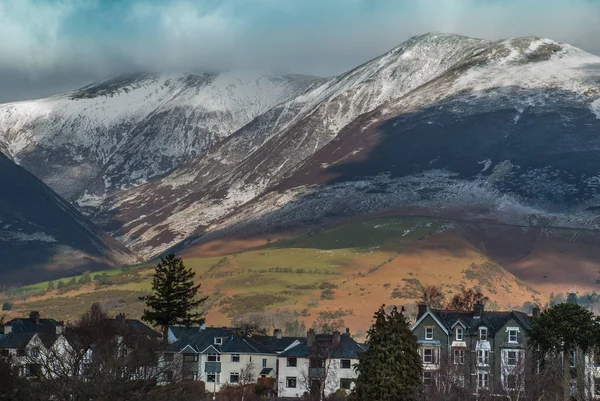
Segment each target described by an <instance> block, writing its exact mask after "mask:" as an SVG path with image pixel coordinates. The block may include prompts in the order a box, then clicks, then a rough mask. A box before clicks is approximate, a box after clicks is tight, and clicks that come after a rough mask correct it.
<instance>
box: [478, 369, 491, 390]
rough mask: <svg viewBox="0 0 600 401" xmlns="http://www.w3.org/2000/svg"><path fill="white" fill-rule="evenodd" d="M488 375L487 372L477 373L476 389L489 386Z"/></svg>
mask: <svg viewBox="0 0 600 401" xmlns="http://www.w3.org/2000/svg"><path fill="white" fill-rule="evenodd" d="M489 378H490V376H489V374H488V373H487V372H478V373H477V387H479V388H488V385H489V382H490V381H489Z"/></svg>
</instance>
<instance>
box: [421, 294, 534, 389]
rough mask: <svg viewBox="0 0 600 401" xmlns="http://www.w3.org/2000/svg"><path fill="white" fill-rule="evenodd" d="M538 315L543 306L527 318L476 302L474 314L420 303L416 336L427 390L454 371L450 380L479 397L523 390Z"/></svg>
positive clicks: (520, 314) (515, 312) (524, 315)
mask: <svg viewBox="0 0 600 401" xmlns="http://www.w3.org/2000/svg"><path fill="white" fill-rule="evenodd" d="M538 314H539V309H537V308H535V309H534V311H533V315H527V314H526V313H523V312H518V311H508V312H488V311H485V310H484V305H483V304H476V305H475V306H474V308H473V311H470V312H457V311H451V310H432V309H428V308H427V306H425V305H419V311H418V315H417V321H416V322H415V324H414V325H413V326H412V332H413V334H414V335H415V336H416V337H417V342H418V345H419V354H420V355H421V358H422V362H423V382H424V384H425V386H432V385H437V384H438V383H439V381H440V380H442V375H447V374H448V373H450V375H451V377H450V380H452V381H453V382H454V383H457V384H460V385H461V386H463V387H465V388H468V389H471V390H472V392H473V393H479V392H491V393H501V392H505V391H510V390H515V389H518V388H520V386H523V385H524V382H525V380H524V379H525V378H524V374H525V372H523V366H524V362H525V358H526V353H527V351H528V348H527V345H526V338H525V333H526V331H527V330H529V329H530V328H531V323H532V319H534V318H535V317H536V316H537V315H538ZM444 379H445V380H448V377H445V378H444Z"/></svg>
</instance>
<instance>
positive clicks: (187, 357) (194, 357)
mask: <svg viewBox="0 0 600 401" xmlns="http://www.w3.org/2000/svg"><path fill="white" fill-rule="evenodd" d="M183 361H184V362H198V354H183Z"/></svg>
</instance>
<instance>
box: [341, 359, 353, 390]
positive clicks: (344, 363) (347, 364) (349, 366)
mask: <svg viewBox="0 0 600 401" xmlns="http://www.w3.org/2000/svg"><path fill="white" fill-rule="evenodd" d="M340 367H341V368H342V369H352V364H351V363H350V359H342V360H341V361H340ZM342 388H343V387H342Z"/></svg>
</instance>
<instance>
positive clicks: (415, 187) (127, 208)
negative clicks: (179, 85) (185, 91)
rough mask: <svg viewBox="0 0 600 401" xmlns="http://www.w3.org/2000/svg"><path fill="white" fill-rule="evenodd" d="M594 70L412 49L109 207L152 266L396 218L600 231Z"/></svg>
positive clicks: (577, 64) (457, 42)
mask: <svg viewBox="0 0 600 401" xmlns="http://www.w3.org/2000/svg"><path fill="white" fill-rule="evenodd" d="M599 66H600V58H598V57H596V56H592V55H590V54H587V53H585V52H583V51H581V50H579V49H576V48H573V47H571V46H568V45H564V44H559V43H556V42H553V41H550V40H547V39H541V38H534V37H529V38H519V39H511V40H506V41H500V42H490V41H484V40H476V39H470V38H465V37H461V36H457V35H445V34H428V35H424V36H420V37H416V38H413V39H411V40H410V41H408V42H406V43H404V44H403V45H401V46H400V47H398V48H396V49H394V50H392V51H390V52H389V53H387V54H385V55H383V56H381V57H379V58H377V59H375V60H372V61H370V62H368V63H366V64H365V65H363V66H361V67H358V68H357V69H355V70H352V71H350V72H348V73H346V74H343V75H341V76H340V77H336V78H333V79H331V80H329V81H326V82H324V83H319V84H315V85H313V87H312V88H310V89H308V90H307V91H305V92H304V93H303V94H301V95H299V96H298V97H296V98H295V99H292V100H290V101H288V102H284V103H282V104H280V105H278V106H276V107H275V108H273V109H272V110H270V111H268V112H266V113H265V114H263V115H261V116H259V117H258V118H256V119H255V120H254V121H253V122H251V123H250V124H248V125H246V126H245V127H243V128H242V129H241V130H239V131H238V132H236V133H235V134H233V135H231V136H230V137H229V138H228V139H227V140H225V141H223V142H222V143H220V144H218V145H216V146H214V147H213V148H211V149H210V150H209V151H207V152H206V154H205V155H203V157H200V158H196V159H194V160H193V161H191V162H189V163H187V164H186V165H184V166H182V167H181V168H179V169H177V170H175V171H173V172H172V173H171V174H169V175H167V176H165V177H164V178H162V179H160V180H157V181H153V182H149V183H147V184H145V185H141V186H139V187H137V188H134V189H132V190H131V191H128V193H127V195H126V196H124V197H115V198H112V199H110V200H109V202H108V203H107V204H108V205H109V210H108V211H107V213H110V214H111V217H112V218H113V221H115V224H114V225H113V226H111V231H114V232H115V234H116V235H117V236H118V238H119V239H120V240H121V241H122V242H123V243H125V244H127V245H128V246H130V247H131V248H132V249H135V250H136V251H138V252H140V253H141V254H143V255H146V256H151V255H154V254H156V253H158V252H160V251H162V250H164V249H166V248H168V247H170V246H173V245H174V244H177V243H179V242H181V241H183V240H186V239H193V238H194V237H195V236H199V235H205V234H206V233H215V232H219V231H222V230H225V231H226V232H234V231H236V230H240V229H242V228H244V227H245V229H246V230H248V229H250V228H249V227H252V226H253V227H254V230H255V231H260V230H264V229H268V228H269V227H271V228H273V227H281V226H282V225H284V226H285V225H294V224H304V223H306V222H311V221H319V220H320V219H323V218H328V217H329V218H331V217H343V216H349V215H356V214H361V213H365V212H372V211H376V210H382V209H390V208H410V209H412V210H418V211H419V212H420V213H431V214H438V215H439V214H441V215H449V216H453V215H456V214H458V215H465V216H468V217H472V218H476V219H480V218H493V219H502V220H504V221H509V222H515V221H517V222H520V223H525V224H534V225H536V224H550V223H556V224H564V225H567V226H569V225H571V226H574V227H579V226H581V225H584V226H588V225H589V224H592V225H593V226H594V227H595V224H596V223H592V221H593V219H594V218H595V215H594V214H593V213H592V212H590V211H589V210H587V209H588V208H593V207H594V205H596V204H600V203H597V202H599V201H600V200H599V199H598V197H597V195H598V194H597V184H596V181H597V172H596V170H595V168H594V166H595V163H594V162H593V160H595V159H597V157H598V156H600V155H599V154H598V149H599V148H598V142H597V139H596V137H597V132H599V131H600V120H599V119H598V118H597V117H598V114H599V109H598V105H599V104H600V100H598V99H599V98H600V79H599V75H600V74H599V73H598V71H599V70H598V68H599ZM567 156H568V157H567ZM573 213H574V214H573Z"/></svg>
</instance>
